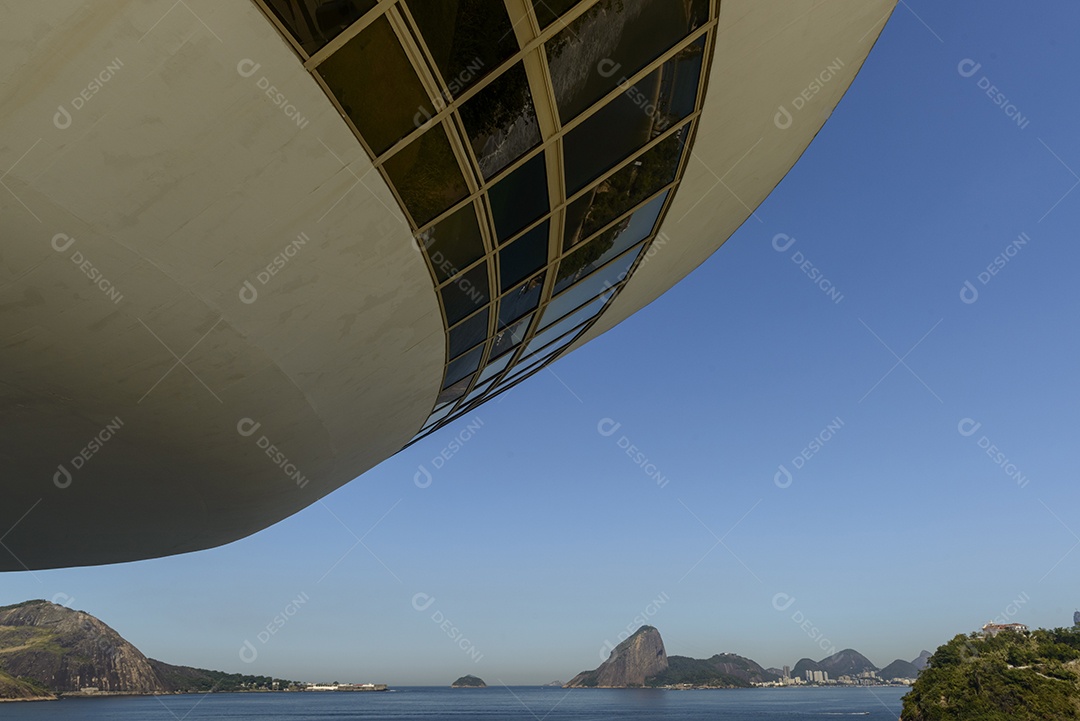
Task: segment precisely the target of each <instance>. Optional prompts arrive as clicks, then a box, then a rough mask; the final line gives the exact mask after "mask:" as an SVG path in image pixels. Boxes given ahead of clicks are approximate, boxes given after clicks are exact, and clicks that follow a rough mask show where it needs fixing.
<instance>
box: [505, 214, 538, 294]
mask: <svg viewBox="0 0 1080 721" xmlns="http://www.w3.org/2000/svg"><path fill="white" fill-rule="evenodd" d="M547 259H548V221H546V220H545V221H544V222H543V223H541V224H540V225H538V226H536V227H535V228H533V229H532V230H530V231H529V232H528V233H526V234H525V235H523V236H521V237H520V238H518V239H517V240H515V241H514V242H513V243H511V244H510V245H507V246H505V247H504V248H502V249H501V250H500V251H499V289H500V290H501V291H504V292H505V291H507V290H510V288H512V287H514V286H515V285H516V284H518V283H520V282H521V281H523V280H524V279H525V278H528V277H529V276H530V275H532V274H533V273H535V272H536V271H538V270H540V269H541V268H543V267H544V265H545V264H546V263H547Z"/></svg>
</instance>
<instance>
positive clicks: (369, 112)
mask: <svg viewBox="0 0 1080 721" xmlns="http://www.w3.org/2000/svg"><path fill="white" fill-rule="evenodd" d="M316 72H318V73H319V75H320V76H322V79H323V81H324V82H325V83H326V87H328V88H329V89H330V92H332V93H333V94H334V97H335V98H337V101H338V102H339V103H340V104H341V108H342V110H344V111H345V114H346V115H348V116H349V119H350V120H352V122H353V124H354V125H355V126H356V129H357V130H359V131H360V134H361V135H362V136H363V137H364V140H365V141H367V144H368V145H369V146H371V149H372V151H374V152H375V154H376V155H379V154H382V153H383V152H385V151H386V150H387V149H388V148H389V147H390V146H391V145H393V144H394V143H396V142H397V141H398V140H401V139H402V138H403V137H405V136H406V135H408V134H409V133H410V132H412V130H414V129H415V128H416V127H417V125H419V124H422V123H423V122H425V121H426V120H427V119H428V118H429V117H431V115H432V113H433V110H432V106H431V101H430V99H429V98H428V95H427V93H426V92H425V91H424V87H423V86H422V85H421V84H420V79H419V78H418V77H417V76H416V72H415V71H414V70H413V68H412V64H411V63H410V62H409V59H408V57H406V55H405V51H404V50H403V49H402V47H401V43H400V42H398V39H397V36H396V35H395V34H394V30H393V28H392V27H390V21H389V20H387V19H386V17H385V16H384V17H380V18H379V19H377V20H376V21H375V22H373V23H371V25H368V26H367V27H366V28H364V29H363V30H362V31H360V33H359V34H358V35H357V36H356V37H354V38H353V39H351V40H349V42H347V43H345V45H344V46H343V47H342V48H341V49H340V50H338V51H337V52H335V53H334V54H333V55H331V56H330V57H328V58H327V59H326V60H325V61H324V62H322V63H321V64H320V65H319V66H318V68H316ZM388 87H391V88H393V89H394V92H392V93H388V92H386V88H388ZM373 98H377V99H378V100H377V102H373V100H372V99H373ZM421 116H423V117H422V119H421V120H420V122H419V123H417V122H415V119H416V118H419V117H421Z"/></svg>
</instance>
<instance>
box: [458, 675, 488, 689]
mask: <svg viewBox="0 0 1080 721" xmlns="http://www.w3.org/2000/svg"><path fill="white" fill-rule="evenodd" d="M450 688H487V684H486V683H484V679H482V678H478V677H476V676H470V675H468V674H466V675H464V676H462V677H461V678H459V679H458V680H457V681H454V682H453V683H452V684H450Z"/></svg>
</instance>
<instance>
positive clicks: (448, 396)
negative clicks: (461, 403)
mask: <svg viewBox="0 0 1080 721" xmlns="http://www.w3.org/2000/svg"><path fill="white" fill-rule="evenodd" d="M471 381H472V376H466V377H465V378H462V379H461V380H459V381H458V382H457V383H455V384H454V385H452V386H450V387H449V388H443V390H442V392H441V393H439V397H438V398H437V399H436V403H445V402H447V401H456V400H457V399H458V398H461V397H462V396H463V395H465V391H467V390H469V383H470V382H471Z"/></svg>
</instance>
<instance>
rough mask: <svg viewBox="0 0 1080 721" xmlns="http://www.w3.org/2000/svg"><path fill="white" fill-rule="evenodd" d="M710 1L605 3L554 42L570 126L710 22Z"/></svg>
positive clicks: (552, 62) (557, 80) (555, 78)
mask: <svg viewBox="0 0 1080 721" xmlns="http://www.w3.org/2000/svg"><path fill="white" fill-rule="evenodd" d="M708 16H709V3H708V0H686V1H685V2H676V1H675V0H600V2H598V3H597V4H596V5H594V6H593V7H591V8H589V9H588V10H586V11H585V12H584V13H583V14H582V15H581V17H579V18H578V19H577V20H575V21H574V22H572V23H571V24H570V25H569V26H568V27H567V28H566V29H565V30H563V31H562V32H560V33H559V34H558V35H556V36H555V37H554V38H552V39H551V40H549V41H548V43H547V47H546V51H547V58H548V67H549V68H550V70H551V79H552V84H553V85H554V89H555V99H556V102H557V103H558V106H559V117H560V118H561V119H562V122H563V123H567V122H569V121H570V120H572V119H573V118H575V117H577V116H578V115H579V114H580V113H581V112H582V111H583V110H585V109H586V108H588V107H589V106H590V105H592V104H593V103H595V102H597V101H598V100H600V98H602V97H604V96H605V95H606V94H608V93H609V92H611V91H612V90H614V89H615V88H616V86H617V85H618V84H619V83H620V82H621V80H622V79H623V78H627V77H630V76H632V75H633V74H634V73H636V72H638V71H639V70H641V69H642V68H643V67H645V66H646V65H648V64H649V63H650V62H652V61H653V60H655V59H656V58H657V57H659V56H660V55H662V54H663V53H664V51H666V50H669V49H670V48H672V47H674V45H675V44H676V43H678V41H679V40H681V39H682V38H684V37H686V35H687V34H688V33H689V32H691V31H692V30H694V29H695V28H698V27H700V26H701V25H702V24H703V23H705V22H706V21H707V20H708Z"/></svg>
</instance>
